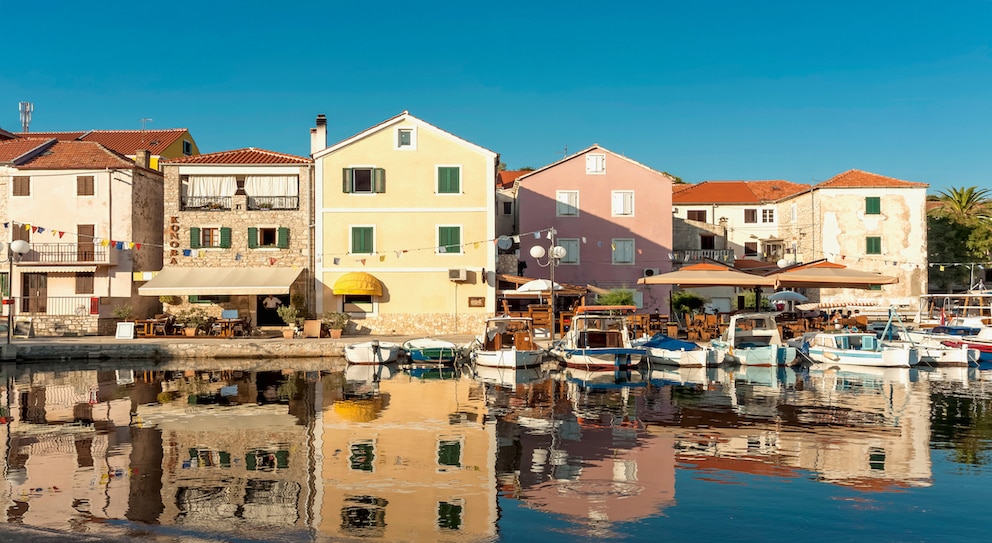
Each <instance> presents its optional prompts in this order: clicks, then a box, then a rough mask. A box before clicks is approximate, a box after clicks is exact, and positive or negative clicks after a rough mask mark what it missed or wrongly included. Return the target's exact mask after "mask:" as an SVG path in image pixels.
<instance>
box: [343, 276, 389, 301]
mask: <svg viewBox="0 0 992 543" xmlns="http://www.w3.org/2000/svg"><path fill="white" fill-rule="evenodd" d="M333 290H334V295H335V296H342V295H345V294H354V295H359V296H382V283H380V282H379V280H378V279H376V278H375V276H374V275H372V274H369V273H365V272H351V273H346V274H344V275H342V276H341V277H338V280H337V281H335V282H334V287H333Z"/></svg>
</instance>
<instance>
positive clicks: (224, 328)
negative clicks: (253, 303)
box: [211, 319, 245, 337]
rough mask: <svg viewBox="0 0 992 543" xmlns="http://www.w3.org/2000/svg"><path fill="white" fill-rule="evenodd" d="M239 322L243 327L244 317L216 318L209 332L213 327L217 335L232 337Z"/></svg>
mask: <svg viewBox="0 0 992 543" xmlns="http://www.w3.org/2000/svg"><path fill="white" fill-rule="evenodd" d="M239 324H240V325H241V326H242V328H243V327H244V324H245V320H244V319H217V320H215V321H214V323H213V326H212V327H211V332H213V331H214V329H216V330H217V335H219V336H224V337H234V329H235V328H236V327H237V325H239Z"/></svg>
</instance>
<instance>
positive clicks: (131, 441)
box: [0, 358, 992, 542]
mask: <svg viewBox="0 0 992 543" xmlns="http://www.w3.org/2000/svg"><path fill="white" fill-rule="evenodd" d="M197 364H199V365H198V366H183V365H182V364H181V363H178V362H176V363H164V364H154V363H152V362H147V361H137V362H134V363H133V364H127V363H123V364H122V363H113V364H111V363H106V364H104V363H97V364H75V365H74V364H72V363H66V362H57V363H56V362H53V363H50V364H49V363H43V364H27V365H12V364H11V365H4V366H3V367H2V376H3V378H4V379H3V387H2V389H0V390H2V394H0V405H2V407H3V411H2V418H0V422H2V425H0V434H2V435H0V451H2V455H0V463H2V468H3V475H4V479H3V480H2V481H0V504H2V508H3V516H2V517H0V541H19V540H25V538H27V537H28V536H33V537H40V536H39V534H41V535H43V536H55V537H58V538H59V540H70V541H71V540H73V539H84V540H88V541H94V540H98V539H93V538H114V537H124V536H126V537H128V538H129V539H133V540H136V541H156V542H158V541H237V542H255V541H267V542H268V541H271V542H317V541H347V540H366V541H367V540H381V541H573V540H597V541H640V540H660V541H664V540H672V541H688V540H694V541H725V540H733V541H795V540H797V539H798V540H802V541H830V542H836V541H865V540H873V541H976V540H984V536H985V535H986V533H987V531H988V529H987V527H986V522H985V520H984V519H985V515H984V513H985V509H986V507H987V505H988V503H989V499H990V498H992V467H990V466H992V450H990V449H992V441H990V438H992V410H990V407H992V368H984V367H983V368H914V369H908V370H891V369H886V370H873V369H868V368H861V369H859V368H844V367H832V368H816V367H814V368H799V369H793V368H754V367H747V368H740V367H721V368H692V369H687V368H682V369H679V368H665V367H654V368H640V369H639V370H637V371H631V372H625V373H623V374H590V373H586V372H582V371H577V370H571V369H564V368H558V367H557V366H556V365H552V364H546V365H545V367H542V368H538V369H533V370H518V371H516V372H513V371H498V370H486V369H481V368H480V369H478V370H475V369H472V368H471V367H459V368H457V369H454V370H447V371H443V372H439V371H427V370H411V369H403V368H400V367H397V366H395V365H391V366H385V367H381V368H373V367H365V366H348V365H346V364H345V363H344V361H343V360H342V359H326V358H325V359H313V360H282V361H259V360H215V361H209V362H206V361H201V362H198V363H197ZM36 540H41V539H36Z"/></svg>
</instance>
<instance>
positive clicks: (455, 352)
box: [403, 337, 462, 366]
mask: <svg viewBox="0 0 992 543" xmlns="http://www.w3.org/2000/svg"><path fill="white" fill-rule="evenodd" d="M403 351H404V352H405V353H406V357H407V359H409V361H410V362H413V363H415V364H428V365H439V366H451V365H454V363H455V362H456V361H457V360H458V359H459V358H461V356H462V348H461V347H459V346H458V345H455V344H454V343H452V342H450V341H447V340H443V339H437V338H432V337H423V338H417V339H411V340H407V341H406V342H404V343H403Z"/></svg>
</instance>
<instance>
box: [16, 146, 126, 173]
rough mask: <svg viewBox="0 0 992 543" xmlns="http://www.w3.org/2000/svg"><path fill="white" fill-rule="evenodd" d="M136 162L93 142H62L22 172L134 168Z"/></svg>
mask: <svg viewBox="0 0 992 543" xmlns="http://www.w3.org/2000/svg"><path fill="white" fill-rule="evenodd" d="M134 167H135V164H134V161H132V160H128V159H127V158H126V157H124V156H122V155H120V154H117V153H115V152H113V151H111V150H109V149H107V148H106V147H104V146H102V145H100V144H99V143H96V142H92V141H60V142H56V143H55V144H54V145H52V146H51V148H49V149H47V150H46V151H45V152H43V153H41V154H40V155H38V156H36V157H34V158H31V159H30V160H28V161H27V162H25V163H24V164H23V165H20V166H18V169H22V170H43V169H44V170H60V169H90V170H92V169H106V168H134Z"/></svg>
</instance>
